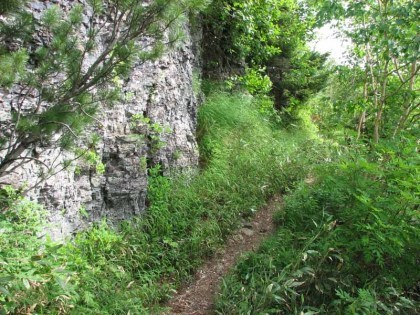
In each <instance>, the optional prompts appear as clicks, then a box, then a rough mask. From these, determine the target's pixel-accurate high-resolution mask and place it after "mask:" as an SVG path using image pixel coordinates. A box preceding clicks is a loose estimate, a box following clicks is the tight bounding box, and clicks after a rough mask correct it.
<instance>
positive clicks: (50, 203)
mask: <svg viewBox="0 0 420 315" xmlns="http://www.w3.org/2000/svg"><path fill="white" fill-rule="evenodd" d="M53 2H54V1H50V2H45V1H33V2H31V5H32V7H31V8H32V10H33V13H34V14H35V15H39V14H40V12H41V11H42V10H44V9H45V8H46V7H47V6H48V5H49V4H50V3H53ZM64 2H72V1H70V0H69V1H64ZM200 40H201V38H200V31H199V30H192V29H191V27H189V26H186V27H185V39H184V41H183V43H182V44H180V45H178V48H175V49H172V50H170V51H168V52H167V53H165V54H164V56H163V57H162V58H160V59H159V60H158V61H154V62H146V63H144V64H141V65H140V64H139V65H137V66H136V67H135V68H134V69H133V71H132V73H131V76H130V78H129V79H127V80H125V81H124V83H123V92H124V94H125V95H126V97H125V101H124V102H121V103H120V104H117V105H115V106H113V107H112V108H107V107H103V108H101V111H100V112H101V113H100V116H99V117H98V120H99V121H100V122H101V124H98V125H97V126H92V127H91V129H90V130H89V131H87V132H88V133H96V134H98V135H99V137H100V141H99V143H98V145H97V148H96V151H97V152H98V153H99V155H100V158H101V160H102V163H103V164H104V165H105V171H104V173H103V174H98V173H97V172H96V171H95V169H94V168H92V167H88V166H85V165H83V162H82V161H77V162H76V163H75V165H76V166H74V167H70V168H69V169H68V170H65V171H61V172H58V173H57V174H55V175H53V176H52V177H50V178H49V179H48V180H46V181H45V182H43V183H41V184H40V185H38V186H37V187H36V188H35V189H33V190H31V191H30V192H29V193H28V196H29V197H30V198H31V199H34V200H37V201H39V202H40V203H41V204H43V205H44V206H45V208H46V209H47V210H48V211H49V213H50V215H49V219H50V221H51V225H50V227H49V230H50V232H51V233H52V235H53V237H54V238H60V237H63V236H67V235H69V234H71V233H72V232H74V231H75V230H78V229H81V228H84V227H86V226H87V224H88V223H89V222H94V221H98V220H100V219H101V218H104V217H107V218H109V219H111V220H112V221H115V220H120V219H126V218H130V217H132V216H134V215H138V214H140V213H141V212H142V211H144V210H145V207H146V195H147V167H146V166H147V165H149V166H150V165H156V164H161V165H162V168H163V170H164V171H167V170H168V169H169V168H188V167H194V166H196V165H197V163H198V151H197V144H196V140H195V129H196V112H197V107H198V103H199V98H200V96H199V95H197V94H198V92H197V91H194V86H196V84H195V82H193V81H194V80H195V79H196V77H198V76H199V73H200V54H199V51H200V50H199V49H198V46H197V45H198V43H199V41H200ZM12 97H13V95H11V94H10V92H6V91H4V90H3V91H2V90H0V123H1V121H3V122H4V121H6V120H7V119H8V118H9V117H10V105H9V103H8V102H9V101H10V99H11V98H12ZM134 115H140V116H142V117H147V118H148V119H150V121H151V122H153V123H157V124H158V125H159V126H161V127H162V128H163V129H164V130H165V131H164V132H162V133H161V134H160V136H159V139H158V140H156V139H151V138H150V135H149V134H148V133H147V130H146V131H145V130H143V131H142V129H141V126H139V129H136V128H135V127H133V124H132V121H133V120H132V117H133V116H134ZM99 125H100V126H99ZM145 128H146V129H147V128H149V127H148V126H146V127H145ZM154 141H155V142H156V141H157V142H158V143H155V142H154ZM39 158H40V159H42V160H44V161H52V160H54V159H57V161H60V160H62V161H64V160H69V159H72V158H74V156H73V155H72V154H70V153H68V152H67V153H63V152H60V149H58V148H53V147H51V148H46V150H45V152H43V153H42V155H41V156H40V157H39ZM39 172H41V167H40V166H38V165H37V164H35V163H28V164H25V165H24V166H22V167H21V168H19V169H17V170H16V171H15V172H14V173H13V174H12V175H11V176H9V177H8V178H7V181H8V182H10V183H12V184H14V185H21V184H23V183H26V184H27V185H28V186H29V187H30V186H32V185H34V184H35V183H36V182H37V180H38V178H39Z"/></svg>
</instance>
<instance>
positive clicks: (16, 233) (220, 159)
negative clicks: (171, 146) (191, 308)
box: [0, 90, 321, 314]
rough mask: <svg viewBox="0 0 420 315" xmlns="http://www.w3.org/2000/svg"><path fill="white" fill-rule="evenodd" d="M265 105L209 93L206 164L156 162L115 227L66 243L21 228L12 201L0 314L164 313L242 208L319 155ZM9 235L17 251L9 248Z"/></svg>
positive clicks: (251, 207) (249, 209)
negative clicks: (181, 168)
mask: <svg viewBox="0 0 420 315" xmlns="http://www.w3.org/2000/svg"><path fill="white" fill-rule="evenodd" d="M262 107H264V109H265V110H261V108H262ZM266 108H267V99H257V98H252V97H249V96H245V95H242V94H240V93H236V94H229V93H226V92H223V91H220V90H216V91H214V92H213V93H210V95H209V96H208V99H207V102H206V104H204V105H203V106H202V107H201V109H200V112H199V131H198V138H199V142H200V154H201V158H202V165H203V167H202V168H201V169H200V170H198V171H197V172H196V173H195V175H194V174H193V175H192V174H191V173H190V174H178V175H174V176H172V177H163V176H161V175H160V172H159V169H157V168H154V169H150V170H149V175H150V178H149V192H148V198H149V201H150V207H149V209H148V211H147V213H146V214H145V215H144V216H142V217H141V218H138V219H135V220H132V221H129V222H124V223H122V224H121V226H120V227H119V228H118V229H117V230H114V229H111V228H110V227H108V226H107V224H106V223H105V222H103V223H102V224H100V225H98V226H96V227H94V228H92V229H91V230H89V231H86V232H84V233H80V234H79V235H77V236H76V237H75V238H74V239H72V240H70V241H68V242H67V243H66V244H64V245H63V246H55V244H50V243H48V242H47V244H45V243H44V244H42V243H41V242H39V240H37V233H36V229H37V227H36V225H37V224H35V223H34V222H32V221H28V224H29V225H30V226H29V225H28V226H26V227H23V228H22V227H21V226H19V229H17V228H16V227H15V225H14V223H13V222H14V220H15V218H14V217H15V216H18V217H21V218H24V217H25V216H26V214H25V213H26V212H24V211H23V212H22V211H21V210H19V209H18V208H19V207H17V206H16V205H17V204H20V202H21V201H19V200H17V201H16V202H14V203H13V204H10V203H7V206H4V207H3V212H2V215H4V219H5V222H8V223H7V229H1V233H2V235H1V236H2V241H1V244H2V246H5V248H2V249H1V251H0V303H1V307H0V313H6V314H8V313H10V314H12V313H16V314H19V313H21V314H23V313H25V314H26V313H37V314H58V313H71V314H127V313H130V314H155V313H158V312H159V309H160V308H161V306H160V303H162V302H163V301H165V300H166V299H168V298H169V296H170V295H171V294H172V292H173V290H174V288H176V287H177V286H178V285H179V284H180V283H182V282H184V281H186V280H188V279H189V277H190V275H191V274H192V272H193V271H194V270H195V269H196V268H197V267H198V266H199V265H200V264H201V263H202V261H203V260H204V259H206V258H207V257H208V256H210V255H212V253H214V251H215V250H216V249H217V248H218V247H219V246H220V245H221V244H222V243H223V242H224V240H225V238H226V237H227V236H228V235H229V233H230V232H231V231H232V230H233V229H234V228H235V227H237V226H238V223H239V222H240V218H241V217H246V216H250V215H252V213H253V212H255V211H256V210H257V209H258V208H259V207H261V206H262V205H263V204H264V203H265V202H266V200H267V198H269V197H270V196H271V195H272V194H274V193H275V192H278V191H285V190H286V189H288V188H290V187H291V186H292V185H293V183H295V182H296V181H298V180H300V179H302V178H304V177H305V176H306V172H307V170H308V168H307V167H306V166H303V165H308V164H310V161H309V160H308V157H309V158H310V157H313V156H316V155H317V154H315V153H313V154H308V152H309V151H311V152H312V151H313V150H315V151H316V150H318V145H319V146H320V145H321V144H316V141H315V139H313V138H311V136H310V135H311V132H308V130H306V129H304V128H294V129H293V130H289V131H285V130H282V129H280V128H279V125H278V124H277V123H276V119H273V113H272V112H270V111H267V110H266ZM302 161H305V163H302ZM8 198H9V199H10V194H9V196H8V197H6V200H9V199H8ZM28 209H29V210H30V211H29V213H30V212H31V211H32V212H36V211H37V210H36V209H32V208H31V206H30V207H29V208H27V209H26V210H28ZM26 210H25V211H26ZM11 213H13V214H14V217H11V216H9V214H11ZM29 216H30V215H29ZM22 222H24V220H23V221H22ZM22 229H23V230H26V231H28V233H27V234H25V236H24V237H25V242H15V241H14V240H15V239H22V237H23V236H22V233H21V231H22ZM28 235H29V238H30V240H37V241H36V242H31V241H30V240H29V241H28V240H27V239H26V237H28ZM5 240H6V241H5ZM13 244H17V246H18V247H19V254H18V257H16V255H15V256H13V257H11V255H10V254H9V250H10V248H8V247H10V246H13ZM5 266H6V267H5Z"/></svg>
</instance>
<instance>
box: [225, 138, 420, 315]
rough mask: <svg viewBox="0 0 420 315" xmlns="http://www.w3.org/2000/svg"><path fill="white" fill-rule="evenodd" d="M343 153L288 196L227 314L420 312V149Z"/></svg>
mask: <svg viewBox="0 0 420 315" xmlns="http://www.w3.org/2000/svg"><path fill="white" fill-rule="evenodd" d="M340 154H341V157H340V158H336V159H335V161H334V162H331V163H326V164H323V165H321V166H319V167H318V168H317V170H316V172H315V177H314V178H315V182H314V183H312V184H307V183H302V184H301V185H300V186H299V187H298V189H297V190H296V191H295V192H293V193H292V194H291V195H290V196H288V197H287V198H286V206H285V209H284V211H283V212H280V213H278V214H277V216H276V220H277V222H278V224H279V231H278V233H277V234H276V235H275V236H273V238H272V239H270V240H268V241H267V242H266V243H265V244H264V245H263V246H262V247H261V249H260V250H259V252H258V253H255V254H251V255H249V256H248V257H247V258H246V259H244V260H243V261H241V262H240V263H239V264H238V266H237V267H236V268H235V270H234V272H233V273H232V274H231V275H230V276H229V277H227V278H226V279H225V282H224V285H223V288H222V294H221V297H220V299H219V301H218V303H217V305H218V312H219V314H261V313H267V314H302V313H303V314H314V313H316V314H418V312H419V310H420V308H419V307H420V305H419V299H418V292H417V291H416V290H418V289H416V285H418V281H419V277H418V272H417V269H418V268H417V264H418V261H419V259H420V256H419V253H420V245H419V243H418V239H419V236H420V235H419V231H420V230H419V222H420V221H419V215H418V209H417V207H418V199H417V197H416V196H418V192H419V191H418V180H419V178H418V173H417V172H416V171H415V168H416V166H415V165H416V164H415V163H414V160H415V156H416V152H415V148H413V147H410V146H408V145H405V144H399V145H395V144H388V145H386V146H383V147H378V148H376V150H375V151H374V153H372V152H367V151H366V149H365V148H364V147H353V148H351V149H350V150H349V151H348V152H347V153H346V154H345V155H343V150H341V152H340Z"/></svg>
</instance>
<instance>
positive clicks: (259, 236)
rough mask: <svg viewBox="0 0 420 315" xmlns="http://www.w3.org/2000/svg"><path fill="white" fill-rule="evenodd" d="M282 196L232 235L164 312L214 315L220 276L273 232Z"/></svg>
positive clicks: (167, 314) (170, 314) (166, 313)
mask: <svg viewBox="0 0 420 315" xmlns="http://www.w3.org/2000/svg"><path fill="white" fill-rule="evenodd" d="M281 205H282V198H281V196H280V195H276V196H274V197H273V198H272V199H271V200H270V201H269V202H268V204H267V205H266V206H265V207H263V208H262V209H260V210H259V211H258V212H257V213H256V214H255V216H254V217H252V218H251V221H250V222H245V223H243V225H242V228H240V229H239V230H237V231H236V232H235V233H234V234H233V235H231V236H230V237H229V239H228V241H227V242H226V245H225V246H224V247H223V248H222V249H221V250H220V251H219V252H217V253H216V254H215V256H214V257H213V258H211V259H210V260H209V261H207V262H206V263H205V264H204V265H203V266H202V267H201V268H200V269H199V270H198V271H197V273H196V274H195V278H194V280H193V281H192V282H191V283H189V284H187V285H186V286H185V287H183V288H181V289H180V290H179V291H178V292H177V293H176V294H175V296H174V297H173V298H172V299H171V300H170V301H169V302H168V303H167V304H166V306H167V307H168V308H169V311H167V312H165V313H164V314H165V315H175V314H182V315H213V314H215V313H214V299H215V297H216V295H217V293H218V291H219V288H220V284H221V279H222V278H223V277H224V276H225V275H226V274H227V273H228V272H229V270H230V269H231V268H232V267H233V266H234V265H235V263H236V262H237V261H238V259H239V258H240V257H241V256H242V255H243V254H245V253H248V252H251V251H254V250H256V249H258V247H259V246H260V244H261V242H262V241H263V240H264V239H265V238H267V236H268V235H270V234H271V233H273V232H274V229H275V226H274V223H273V214H274V212H275V211H276V210H278V209H280V207H281Z"/></svg>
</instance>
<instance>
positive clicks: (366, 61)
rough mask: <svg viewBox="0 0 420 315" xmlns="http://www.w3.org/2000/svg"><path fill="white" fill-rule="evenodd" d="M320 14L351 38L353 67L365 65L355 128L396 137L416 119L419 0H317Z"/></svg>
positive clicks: (357, 70) (375, 136)
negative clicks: (361, 95)
mask: <svg viewBox="0 0 420 315" xmlns="http://www.w3.org/2000/svg"><path fill="white" fill-rule="evenodd" d="M315 2H316V3H317V4H318V5H319V9H320V10H319V14H318V16H319V17H320V18H321V19H322V20H328V19H335V21H337V22H338V23H339V25H341V26H342V30H343V32H345V33H346V35H347V36H348V37H349V38H350V39H351V40H352V42H353V44H354V54H353V57H354V58H353V69H354V70H355V71H356V72H360V71H359V70H360V68H361V69H362V70H363V73H364V74H365V76H364V80H363V81H364V82H363V84H364V88H363V98H364V106H363V108H362V109H361V111H360V112H359V115H360V117H359V123H358V124H357V125H358V132H359V134H362V133H363V130H364V128H363V126H365V124H366V121H367V119H368V118H370V121H371V135H372V138H373V140H374V142H379V139H380V138H381V136H383V135H388V136H391V135H392V136H393V137H395V136H396V135H397V134H398V133H400V132H401V131H402V130H403V129H404V127H405V126H406V125H407V122H408V121H411V124H414V123H416V122H417V121H418V117H419V113H418V109H419V106H420V102H419V99H418V94H417V91H418V82H416V78H417V75H418V72H419V49H420V42H419V40H418V38H419V27H418V18H419V10H420V4H419V3H418V2H417V1H412V0H363V1H353V0H349V1H337V0H332V1H322V2H321V1H315Z"/></svg>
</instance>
